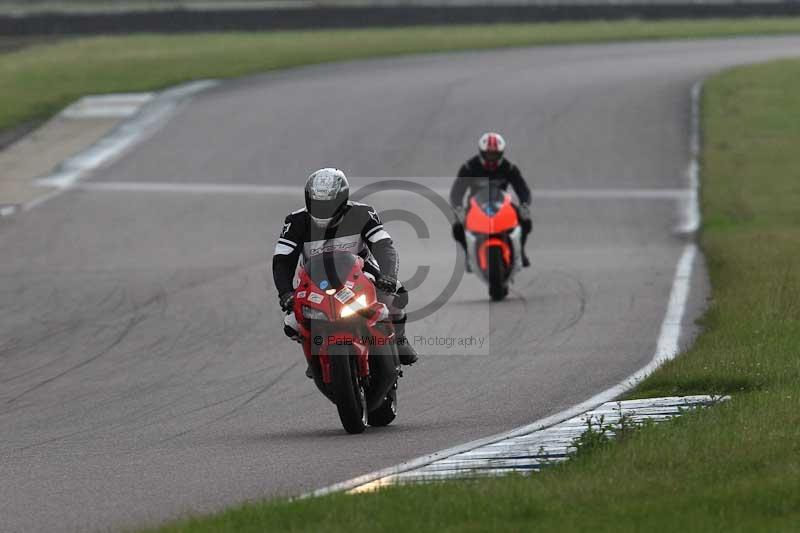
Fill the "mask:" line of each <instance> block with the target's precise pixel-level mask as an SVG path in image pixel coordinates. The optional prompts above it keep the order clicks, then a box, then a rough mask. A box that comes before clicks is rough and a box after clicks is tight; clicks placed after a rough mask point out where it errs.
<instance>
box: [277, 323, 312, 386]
mask: <svg viewBox="0 0 800 533" xmlns="http://www.w3.org/2000/svg"><path fill="white" fill-rule="evenodd" d="M283 333H284V334H285V335H286V336H287V337H289V338H290V339H292V340H293V341H295V342H303V339H302V338H301V337H300V326H299V324H298V323H297V318H296V317H295V316H294V313H289V314H287V315H286V316H285V317H284V319H283ZM306 377H307V378H313V377H314V375H313V374H312V373H311V367H310V366H308V367H306Z"/></svg>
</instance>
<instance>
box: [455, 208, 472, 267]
mask: <svg viewBox="0 0 800 533" xmlns="http://www.w3.org/2000/svg"><path fill="white" fill-rule="evenodd" d="M453 239H454V240H455V241H456V242H457V243H458V244H460V245H461V248H462V249H463V250H464V255H465V256H466V255H467V237H466V235H464V225H463V224H462V223H461V222H459V221H458V220H456V221H455V222H453ZM464 264H465V267H466V270H467V272H471V270H470V268H469V261H465V263H464Z"/></svg>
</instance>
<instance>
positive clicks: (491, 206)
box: [473, 184, 506, 217]
mask: <svg viewBox="0 0 800 533" xmlns="http://www.w3.org/2000/svg"><path fill="white" fill-rule="evenodd" d="M505 197H506V193H505V191H504V190H503V189H501V188H500V187H498V186H496V185H494V184H490V185H488V186H486V187H483V188H482V189H480V190H479V191H478V192H477V193H475V196H473V198H474V199H475V203H477V204H478V205H479V206H480V208H481V211H483V212H484V213H486V214H487V215H489V216H490V217H491V216H494V215H495V214H497V212H498V211H500V209H501V208H502V207H503V202H505Z"/></svg>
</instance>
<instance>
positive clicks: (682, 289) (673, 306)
mask: <svg viewBox="0 0 800 533" xmlns="http://www.w3.org/2000/svg"><path fill="white" fill-rule="evenodd" d="M701 88H702V85H701V84H699V83H698V84H695V85H694V86H693V87H692V92H691V99H692V107H691V115H692V116H691V123H692V127H691V132H690V139H689V142H690V159H691V161H690V163H689V168H690V169H691V168H699V167H698V166H697V165H698V157H699V154H700V135H699V111H700V109H699V105H698V104H699V95H700V92H701ZM695 172H697V171H695ZM694 177H695V179H698V178H699V175H698V174H697V173H695V174H694ZM690 178H691V175H690ZM692 185H695V184H693V183H690V187H691V186H692ZM694 190H695V193H696V188H695V189H694ZM689 209H690V210H692V209H697V206H696V205H695V206H694V207H693V206H691V205H690V206H689ZM691 214H692V215H696V217H697V218H696V224H697V227H699V224H700V211H699V209H697V210H696V211H694V212H692V213H691ZM688 221H689V222H694V221H693V220H688ZM697 252H698V249H697V245H696V244H695V243H694V242H690V243H688V244H686V245H685V246H684V248H683V251H682V253H681V256H680V259H679V260H678V264H677V266H676V268H675V275H674V277H673V280H672V289H671V290H670V295H669V301H668V303H667V311H666V313H665V315H664V320H663V321H662V323H661V330H660V332H659V336H658V342H657V343H656V351H655V354H654V355H653V358H652V359H651V360H650V362H649V363H648V364H647V365H646V366H644V367H643V368H641V369H639V370H638V371H636V372H634V373H633V374H631V375H630V376H628V377H627V378H625V379H624V380H622V381H620V382H619V383H618V384H616V385H614V386H613V387H611V388H608V389H606V390H604V391H602V392H600V393H598V394H596V395H594V396H592V397H591V398H589V399H588V400H585V401H583V402H581V403H579V404H577V405H574V406H572V407H570V408H568V409H565V410H563V411H561V412H558V413H556V414H553V415H551V416H548V417H545V418H542V419H539V420H537V421H535V422H533V423H531V424H528V425H525V426H522V427H518V428H516V429H512V430H510V431H507V432H504V433H498V434H496V435H492V436H489V437H484V438H482V439H478V440H474V441H472V442H467V443H465V444H460V445H458V446H453V447H452V448H447V449H445V450H441V451H438V452H434V453H432V454H429V455H424V456H422V457H418V458H416V459H412V460H410V461H406V462H404V463H401V464H399V465H395V466H392V467H389V468H384V469H382V470H378V471H375V472H370V473H368V474H364V475H362V476H358V477H355V478H352V479H349V480H346V481H342V482H340V483H335V484H333V485H330V486H328V487H323V488H320V489H317V490H314V491H311V492H307V493H305V494H302V495H300V496H299V498H309V497H315V496H324V495H326V494H330V493H333V492H342V491H352V490H354V489H357V488H359V487H363V486H365V485H368V484H371V485H378V486H380V485H381V484H382V480H385V479H387V478H392V477H396V476H398V475H400V474H403V473H406V472H411V471H413V470H418V469H420V468H423V467H425V466H427V465H430V464H431V463H434V462H436V461H440V460H442V459H445V458H448V457H452V456H454V455H457V454H461V453H465V452H469V451H472V450H475V449H477V448H480V447H483V446H487V445H490V444H498V443H501V442H502V441H505V440H508V439H513V438H516V437H521V436H524V435H529V434H531V433H533V432H536V431H539V430H542V429H546V428H549V427H551V426H554V425H556V424H558V423H560V422H563V421H565V420H568V419H570V418H573V417H575V416H578V415H580V414H583V413H586V412H587V411H589V410H591V409H594V408H595V407H597V406H598V405H601V404H603V403H605V402H609V401H611V400H614V399H615V398H618V397H619V396H620V395H622V394H623V393H625V392H626V391H628V390H630V389H632V388H633V387H635V386H636V385H637V384H638V383H640V382H641V381H642V380H644V379H645V378H646V377H647V376H648V375H650V374H651V373H652V372H653V371H654V370H656V369H657V368H658V367H659V366H661V365H662V364H663V363H664V362H666V361H668V360H670V359H673V358H675V357H676V356H677V355H678V353H679V349H680V344H679V343H680V334H681V324H682V322H683V319H684V318H685V314H686V304H687V302H688V299H689V289H690V286H691V277H692V270H693V266H694V262H695V259H696V256H697Z"/></svg>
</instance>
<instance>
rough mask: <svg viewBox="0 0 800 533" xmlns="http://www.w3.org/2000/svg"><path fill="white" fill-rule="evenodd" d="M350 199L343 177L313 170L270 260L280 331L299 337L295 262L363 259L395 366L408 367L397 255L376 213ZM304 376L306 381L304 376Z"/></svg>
mask: <svg viewBox="0 0 800 533" xmlns="http://www.w3.org/2000/svg"><path fill="white" fill-rule="evenodd" d="M349 197H350V186H349V184H348V182H347V177H346V176H345V175H344V172H342V171H341V170H338V169H335V168H323V169H320V170H317V171H316V172H314V173H313V174H311V175H310V176H309V177H308V181H307V182H306V187H305V200H306V207H305V208H304V209H298V210H297V211H294V212H292V213H290V214H289V215H288V216H287V217H286V220H285V221H284V223H283V229H282V230H281V234H280V236H279V238H278V242H277V244H276V245H275V253H274V255H273V258H272V276H273V279H274V281H275V287H276V288H277V289H278V297H279V299H280V306H281V309H283V310H284V311H285V312H286V313H288V314H287V315H286V320H285V321H284V332H285V333H286V335H287V336H289V337H290V338H293V339H297V338H298V332H297V329H296V328H294V327H293V325H296V322H294V320H295V318H294V314H292V313H291V311H292V309H293V307H294V277H295V271H296V269H297V264H298V260H301V261H305V260H307V259H308V258H309V257H313V256H315V255H319V254H322V253H325V252H332V251H343V252H350V253H352V254H355V255H358V256H360V257H362V258H363V259H364V272H366V273H368V274H370V275H372V276H373V277H374V278H375V288H376V289H377V293H378V300H379V301H380V302H382V303H384V304H386V306H387V308H388V309H389V315H390V317H391V318H392V322H393V323H394V325H395V335H396V336H397V351H398V355H399V357H400V362H401V363H402V364H404V365H410V364H413V363H415V362H416V361H417V353H416V351H415V350H414V348H413V347H412V346H411V344H410V343H409V342H408V340H407V339H406V336H405V322H406V315H405V311H403V309H402V308H403V307H405V305H406V304H407V303H408V293H407V291H406V290H405V288H404V287H403V286H402V284H400V283H399V282H398V281H397V274H398V256H397V250H395V247H394V244H393V242H392V238H391V236H390V235H389V233H388V232H387V231H386V229H385V228H384V227H383V224H382V223H381V219H380V217H379V216H378V213H377V211H375V208H373V207H371V206H369V205H366V204H361V203H358V202H351V201H349ZM306 375H308V376H309V377H310V373H309V371H306Z"/></svg>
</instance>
